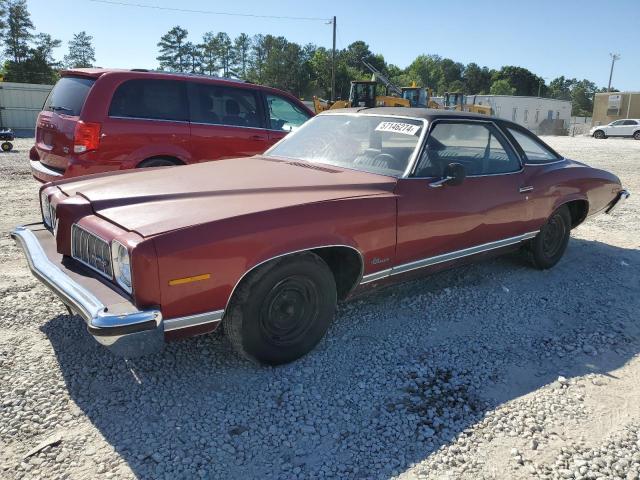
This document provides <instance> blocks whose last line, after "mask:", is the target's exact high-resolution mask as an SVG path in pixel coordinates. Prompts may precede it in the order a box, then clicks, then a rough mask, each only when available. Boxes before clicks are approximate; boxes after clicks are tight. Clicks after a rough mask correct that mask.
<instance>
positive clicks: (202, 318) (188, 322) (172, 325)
mask: <svg viewBox="0 0 640 480" xmlns="http://www.w3.org/2000/svg"><path fill="white" fill-rule="evenodd" d="M223 316H224V310H215V311H213V312H204V313H197V314H195V315H187V316H186V317H178V318H167V319H166V320H165V321H164V331H165V332H170V331H172V330H179V329H181V328H188V327H196V326H198V325H203V324H205V323H219V322H221V321H222V317H223Z"/></svg>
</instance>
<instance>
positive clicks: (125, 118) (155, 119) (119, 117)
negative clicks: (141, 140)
mask: <svg viewBox="0 0 640 480" xmlns="http://www.w3.org/2000/svg"><path fill="white" fill-rule="evenodd" d="M109 118H115V119H117V120H145V121H147V122H164V123H166V122H169V123H189V120H167V119H164V118H145V117H121V116H118V115H109Z"/></svg>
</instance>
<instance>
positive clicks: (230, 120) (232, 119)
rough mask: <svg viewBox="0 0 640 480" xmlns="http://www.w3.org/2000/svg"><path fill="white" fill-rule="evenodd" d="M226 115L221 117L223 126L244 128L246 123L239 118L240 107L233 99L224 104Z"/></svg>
mask: <svg viewBox="0 0 640 480" xmlns="http://www.w3.org/2000/svg"><path fill="white" fill-rule="evenodd" d="M224 107H225V110H226V115H225V116H224V117H222V123H224V124H225V125H238V126H242V127H244V126H246V125H247V121H246V120H245V119H244V118H242V117H241V116H240V105H239V104H238V102H236V101H235V100H233V99H229V100H227V101H226V102H225V103H224Z"/></svg>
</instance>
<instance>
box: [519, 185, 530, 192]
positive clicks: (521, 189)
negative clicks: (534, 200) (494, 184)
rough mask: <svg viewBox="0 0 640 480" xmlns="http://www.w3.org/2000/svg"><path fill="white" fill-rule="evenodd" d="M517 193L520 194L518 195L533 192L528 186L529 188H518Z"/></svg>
mask: <svg viewBox="0 0 640 480" xmlns="http://www.w3.org/2000/svg"><path fill="white" fill-rule="evenodd" d="M518 192H520V193H527V192H533V187H531V186H529V187H520V188H519V189H518Z"/></svg>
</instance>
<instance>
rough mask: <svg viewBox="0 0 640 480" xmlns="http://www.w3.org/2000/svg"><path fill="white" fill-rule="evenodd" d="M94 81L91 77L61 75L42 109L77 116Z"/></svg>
mask: <svg viewBox="0 0 640 480" xmlns="http://www.w3.org/2000/svg"><path fill="white" fill-rule="evenodd" d="M95 82H96V81H95V80H94V79H93V78H81V77H62V78H61V79H60V80H58V83H56V85H55V87H53V90H51V93H49V96H48V97H47V99H46V100H45V102H44V106H43V107H42V109H43V110H49V111H52V112H57V113H62V114H64V115H73V116H76V117H77V116H78V115H80V111H81V110H82V106H83V105H84V101H85V100H86V98H87V95H88V94H89V90H91V87H92V86H93V84H94V83H95Z"/></svg>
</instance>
